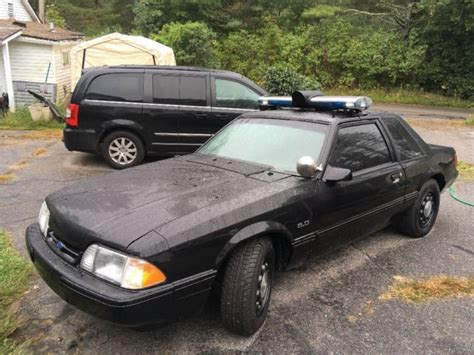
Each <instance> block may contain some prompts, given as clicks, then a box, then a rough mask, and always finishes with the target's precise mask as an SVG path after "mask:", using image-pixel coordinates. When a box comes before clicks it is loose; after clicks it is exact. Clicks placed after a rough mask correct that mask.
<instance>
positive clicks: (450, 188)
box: [448, 178, 474, 207]
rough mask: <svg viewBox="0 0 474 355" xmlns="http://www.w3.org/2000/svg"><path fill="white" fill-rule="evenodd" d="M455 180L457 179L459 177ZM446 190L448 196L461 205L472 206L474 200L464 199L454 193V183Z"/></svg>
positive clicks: (473, 205)
mask: <svg viewBox="0 0 474 355" xmlns="http://www.w3.org/2000/svg"><path fill="white" fill-rule="evenodd" d="M457 180H459V178H458V179H457ZM448 192H449V196H451V197H452V198H453V199H455V200H456V201H458V202H461V203H462V204H463V205H466V206H470V207H474V202H469V201H464V200H463V199H462V198H460V197H459V196H458V195H456V191H454V184H452V185H451V186H450V187H449V189H448Z"/></svg>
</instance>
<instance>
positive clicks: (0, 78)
mask: <svg viewBox="0 0 474 355" xmlns="http://www.w3.org/2000/svg"><path fill="white" fill-rule="evenodd" d="M1 54H2V53H1V51H0V94H1V93H3V92H6V91H7V83H6V81H5V71H4V69H3V55H1Z"/></svg>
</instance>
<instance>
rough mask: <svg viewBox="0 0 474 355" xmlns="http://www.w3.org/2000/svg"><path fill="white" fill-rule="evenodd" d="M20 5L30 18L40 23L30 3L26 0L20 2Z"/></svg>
mask: <svg viewBox="0 0 474 355" xmlns="http://www.w3.org/2000/svg"><path fill="white" fill-rule="evenodd" d="M21 3H22V4H23V6H24V7H25V9H26V11H27V12H28V13H29V14H30V16H31V17H32V18H33V20H34V21H36V22H39V23H42V22H41V20H40V18H39V17H38V15H36V12H35V10H33V8H32V7H31V5H30V3H29V2H28V0H21Z"/></svg>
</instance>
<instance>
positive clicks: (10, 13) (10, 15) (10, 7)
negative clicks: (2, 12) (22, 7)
mask: <svg viewBox="0 0 474 355" xmlns="http://www.w3.org/2000/svg"><path fill="white" fill-rule="evenodd" d="M8 18H15V11H14V8H13V0H8Z"/></svg>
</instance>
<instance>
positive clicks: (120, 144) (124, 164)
mask: <svg viewBox="0 0 474 355" xmlns="http://www.w3.org/2000/svg"><path fill="white" fill-rule="evenodd" d="M101 153H102V157H103V158H104V159H105V161H106V162H107V163H108V164H109V165H110V166H111V167H113V168H114V169H126V168H130V167H132V166H135V165H138V164H140V163H141V162H142V161H143V158H144V157H145V147H144V145H143V142H142V140H141V139H140V138H139V137H138V136H137V135H135V134H133V133H132V132H128V131H116V132H112V133H110V134H109V135H107V136H106V137H105V139H104V141H103V143H102V145H101Z"/></svg>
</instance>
